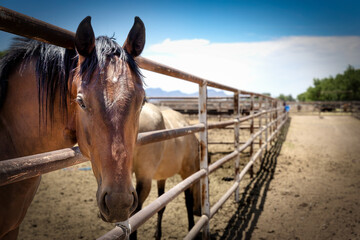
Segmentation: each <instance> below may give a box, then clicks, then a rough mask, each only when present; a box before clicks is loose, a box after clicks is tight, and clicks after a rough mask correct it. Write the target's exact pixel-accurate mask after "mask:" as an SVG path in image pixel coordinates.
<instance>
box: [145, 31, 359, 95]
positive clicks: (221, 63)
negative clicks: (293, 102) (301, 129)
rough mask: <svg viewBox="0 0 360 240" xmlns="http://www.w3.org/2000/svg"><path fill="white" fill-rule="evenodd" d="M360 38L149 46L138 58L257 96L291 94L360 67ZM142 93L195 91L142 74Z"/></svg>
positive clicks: (201, 41)
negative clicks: (317, 80)
mask: <svg viewBox="0 0 360 240" xmlns="http://www.w3.org/2000/svg"><path fill="white" fill-rule="evenodd" d="M359 53H360V37H351V36H350V37H303V36H300V37H284V38H280V39H276V40H273V41H266V42H239V43H211V42H210V41H208V40H205V39H193V40H170V39H166V40H165V41H163V42H162V43H159V44H155V45H151V46H149V47H148V48H146V51H145V52H144V54H143V56H144V57H147V58H149V59H152V60H154V61H157V62H160V63H162V64H165V65H168V66H172V67H174V68H177V69H180V70H182V71H185V72H188V73H191V74H194V75H196V76H199V77H202V78H206V79H209V80H211V81H215V82H219V83H222V84H225V85H228V86H231V87H235V88H238V89H242V90H247V91H253V92H258V93H263V92H270V93H271V94H272V96H278V95H279V94H280V93H284V94H292V95H293V96H294V97H296V95H297V94H299V93H301V92H304V91H305V90H306V89H307V87H309V86H310V85H311V84H312V82H313V78H324V77H328V76H330V75H333V76H335V75H336V74H337V73H342V72H343V71H344V70H345V69H346V67H347V66H348V65H349V64H350V65H353V66H354V67H357V68H358V67H360V57H359V56H360V55H359ZM144 75H145V76H146V79H145V81H146V83H147V86H148V87H160V88H162V89H164V90H167V91H170V90H181V91H183V92H187V93H191V92H195V91H197V89H198V88H197V86H196V85H195V84H191V83H185V82H183V81H181V80H177V81H175V80H174V79H173V78H168V77H164V76H162V75H159V74H155V73H151V72H148V71H144Z"/></svg>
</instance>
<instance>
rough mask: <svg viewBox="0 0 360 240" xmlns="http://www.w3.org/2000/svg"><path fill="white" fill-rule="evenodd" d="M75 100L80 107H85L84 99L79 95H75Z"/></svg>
mask: <svg viewBox="0 0 360 240" xmlns="http://www.w3.org/2000/svg"><path fill="white" fill-rule="evenodd" d="M76 102H77V103H78V104H79V106H80V107H81V108H82V109H85V108H86V106H85V103H84V100H83V99H82V98H81V97H80V96H77V97H76Z"/></svg>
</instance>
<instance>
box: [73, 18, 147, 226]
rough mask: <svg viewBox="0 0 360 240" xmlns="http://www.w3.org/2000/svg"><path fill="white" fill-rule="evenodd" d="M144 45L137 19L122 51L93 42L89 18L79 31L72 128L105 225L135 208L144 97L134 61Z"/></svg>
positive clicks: (110, 44)
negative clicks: (136, 155)
mask: <svg viewBox="0 0 360 240" xmlns="http://www.w3.org/2000/svg"><path fill="white" fill-rule="evenodd" d="M144 44H145V27H144V24H143V22H142V21H141V20H140V18H138V17H136V18H135V22H134V25H133V27H132V29H131V30H130V32H129V34H128V37H127V39H126V41H125V43H124V45H123V47H120V45H118V44H117V43H116V42H115V41H114V40H113V39H111V38H108V37H98V38H97V39H95V36H94V32H93V29H92V26H91V18H90V17H86V18H85V19H84V20H83V21H82V22H81V23H80V25H79V27H78V29H77V31H76V37H75V47H76V51H77V53H78V55H79V58H78V63H77V68H76V69H75V71H74V73H73V79H72V81H71V86H69V87H70V89H71V104H70V105H71V109H72V111H73V114H72V115H73V116H74V117H73V119H72V120H71V121H70V125H71V128H72V129H73V131H74V132H76V139H77V142H78V144H79V148H80V150H81V152H82V154H83V155H85V156H86V157H88V158H89V159H90V160H91V164H92V169H93V172H94V175H95V178H96V180H97V183H98V190H97V194H96V197H97V203H98V206H99V209H100V215H101V217H102V219H103V220H104V221H107V222H119V221H124V220H126V219H127V218H128V217H129V216H130V214H131V213H132V212H133V211H134V210H135V208H136V206H137V195H136V191H135V189H134V187H133V185H132V182H131V168H132V156H133V150H134V146H135V143H136V139H137V130H138V121H139V114H140V111H141V106H142V104H143V100H144V96H145V92H144V89H143V83H142V79H141V74H140V72H139V69H138V67H137V64H136V62H135V60H134V58H135V57H137V56H138V55H140V53H141V52H142V50H143V48H144Z"/></svg>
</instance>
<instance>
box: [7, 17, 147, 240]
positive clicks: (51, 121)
mask: <svg viewBox="0 0 360 240" xmlns="http://www.w3.org/2000/svg"><path fill="white" fill-rule="evenodd" d="M90 21H91V18H90V17H86V18H85V19H84V20H83V21H82V22H81V23H80V24H79V26H78V29H77V32H76V37H75V47H76V51H75V50H66V49H63V48H60V47H56V46H53V45H50V44H45V43H41V42H38V41H35V40H29V39H17V40H16V41H15V43H14V44H13V45H12V47H11V49H10V50H9V52H8V53H7V55H5V56H4V57H3V58H2V59H1V61H0V87H1V88H0V160H5V159H10V158H16V157H22V156H26V155H32V154H37V153H41V152H47V151H51V150H56V149H60V148H65V147H71V146H73V145H74V144H75V143H76V142H77V143H78V144H79V147H80V150H81V152H82V154H83V155H84V156H86V157H88V158H89V159H90V160H91V164H92V169H93V172H94V175H95V177H96V180H97V183H98V190H97V193H96V197H97V203H98V206H99V209H100V214H101V216H102V219H103V220H104V221H107V222H118V221H124V220H126V219H127V218H128V217H129V215H130V214H131V213H132V212H133V211H134V210H135V208H136V206H137V195H136V192H135V189H134V188H133V186H132V182H131V174H132V172H131V167H132V166H131V165H132V157H133V150H134V146H135V143H136V137H137V130H138V120H139V115H140V110H141V106H142V104H143V99H144V95H145V93H144V89H143V83H142V79H141V74H140V72H139V68H138V67H137V64H136V62H135V60H134V57H136V56H138V55H139V54H140V53H141V52H142V50H143V48H144V44H145V27H144V24H143V22H142V21H141V20H140V18H138V17H136V18H135V22H134V25H133V27H132V29H131V30H130V32H129V34H128V37H127V39H126V41H125V43H124V45H123V47H120V45H118V44H117V43H116V42H115V41H114V40H113V39H111V38H108V37H98V38H97V39H95V36H94V32H93V29H92V26H91V23H90ZM39 182H40V177H34V178H31V179H28V180H24V181H20V182H17V183H13V184H9V185H5V186H2V187H0V239H16V237H17V235H18V230H19V225H20V223H21V222H22V220H23V218H24V216H25V214H26V211H27V209H28V207H29V205H30V203H31V201H32V199H33V197H34V195H35V193H36V190H37V188H38V185H39Z"/></svg>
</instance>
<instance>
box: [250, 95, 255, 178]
mask: <svg viewBox="0 0 360 240" xmlns="http://www.w3.org/2000/svg"><path fill="white" fill-rule="evenodd" d="M250 115H251V116H252V115H254V95H253V94H251V102H250ZM253 135H254V118H251V120H250V137H251V138H252V137H253ZM253 153H254V140H253V141H252V142H251V144H250V158H251V157H252V155H253ZM249 174H250V178H253V176H254V168H253V165H251V167H250V169H249Z"/></svg>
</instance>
